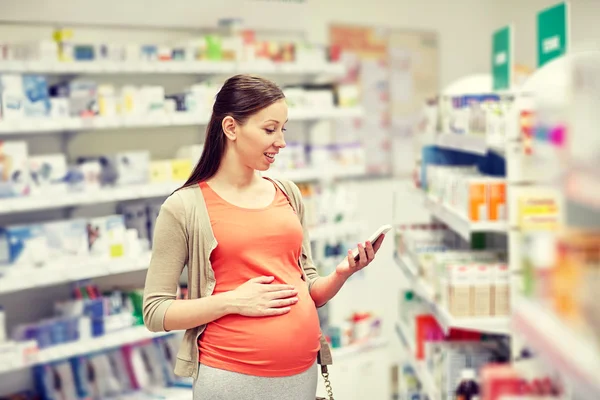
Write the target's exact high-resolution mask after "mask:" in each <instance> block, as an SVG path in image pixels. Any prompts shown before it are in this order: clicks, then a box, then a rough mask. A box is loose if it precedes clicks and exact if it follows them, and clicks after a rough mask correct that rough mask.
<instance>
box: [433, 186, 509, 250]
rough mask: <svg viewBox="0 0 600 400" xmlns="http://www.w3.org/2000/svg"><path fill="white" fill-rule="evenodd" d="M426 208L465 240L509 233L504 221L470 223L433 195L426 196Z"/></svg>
mask: <svg viewBox="0 0 600 400" xmlns="http://www.w3.org/2000/svg"><path fill="white" fill-rule="evenodd" d="M424 202H425V207H426V208H427V210H429V212H430V213H431V214H432V215H433V216H434V217H436V218H437V219H438V220H440V221H442V222H443V223H444V224H446V226H448V227H449V228H450V229H452V230H453V231H454V232H456V233H458V234H459V235H460V236H462V237H463V238H464V239H465V240H470V239H471V234H472V233H478V232H504V233H506V232H507V231H508V224H507V223H506V222H502V221H477V222H474V221H470V220H469V219H468V218H467V217H466V216H464V215H461V214H460V213H459V212H457V211H456V210H453V209H452V208H451V207H448V206H447V205H446V204H443V203H441V202H440V201H439V200H437V199H435V198H433V197H432V196H431V195H428V194H426V195H425V200H424Z"/></svg>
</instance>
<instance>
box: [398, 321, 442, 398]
mask: <svg viewBox="0 0 600 400" xmlns="http://www.w3.org/2000/svg"><path fill="white" fill-rule="evenodd" d="M395 328H396V334H397V335H398V338H399V339H400V341H401V342H402V344H403V346H404V349H405V350H406V351H405V353H404V354H405V355H406V358H407V360H406V361H407V362H408V364H409V365H410V366H411V367H412V369H413V370H414V371H415V374H417V377H418V378H419V382H420V383H421V388H422V390H423V392H424V393H425V395H427V397H428V398H429V399H430V400H434V399H439V398H440V396H439V390H438V388H437V387H436V386H435V381H434V380H433V376H432V375H431V373H430V372H429V370H428V369H427V366H426V365H425V363H424V362H423V361H419V360H417V358H416V357H415V345H414V343H413V340H411V339H410V338H409V336H408V330H407V328H406V327H405V326H404V324H403V323H402V322H396V326H395Z"/></svg>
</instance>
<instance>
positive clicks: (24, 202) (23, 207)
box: [0, 182, 183, 215]
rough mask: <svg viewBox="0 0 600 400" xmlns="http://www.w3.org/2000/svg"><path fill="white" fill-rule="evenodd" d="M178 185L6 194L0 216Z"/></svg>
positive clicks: (157, 192) (158, 192)
mask: <svg viewBox="0 0 600 400" xmlns="http://www.w3.org/2000/svg"><path fill="white" fill-rule="evenodd" d="M182 184H183V182H166V183H146V184H135V185H126V186H125V185H123V186H115V187H105V188H99V189H96V190H85V191H81V192H77V191H69V192H68V193H60V192H59V193H56V194H39V195H38V194H33V195H30V196H20V197H8V198H3V199H0V215H5V214H17V213H26V212H34V211H41V210H50V209H59V208H69V207H81V206H86V205H91V204H101V203H112V202H121V201H127V200H142V199H150V198H154V197H166V196H168V195H169V194H171V193H172V192H173V191H174V190H175V189H177V188H178V187H180V186H181V185H182Z"/></svg>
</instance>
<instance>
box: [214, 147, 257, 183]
mask: <svg viewBox="0 0 600 400" xmlns="http://www.w3.org/2000/svg"><path fill="white" fill-rule="evenodd" d="M257 179H260V178H259V176H258V174H257V173H256V171H255V170H254V169H252V168H248V167H247V166H245V165H244V164H242V163H241V162H240V159H239V157H238V155H237V154H235V152H234V151H233V149H227V150H226V151H225V153H224V154H223V158H222V159H221V164H220V165H219V169H218V170H217V173H216V174H215V175H214V176H213V177H212V178H211V179H210V180H211V181H213V182H216V183H217V184H225V185H231V186H233V187H235V188H236V189H244V188H247V187H249V186H251V185H252V184H253V183H254V182H256V180H257Z"/></svg>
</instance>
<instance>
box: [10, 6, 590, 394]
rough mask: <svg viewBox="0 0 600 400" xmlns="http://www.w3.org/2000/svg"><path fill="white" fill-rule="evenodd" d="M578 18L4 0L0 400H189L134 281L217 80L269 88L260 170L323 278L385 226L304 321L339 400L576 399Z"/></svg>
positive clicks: (584, 198)
mask: <svg viewBox="0 0 600 400" xmlns="http://www.w3.org/2000/svg"><path fill="white" fill-rule="evenodd" d="M599 15H600V2H599V1H597V0H572V1H570V2H566V3H559V2H556V1H550V0H527V1H516V0H458V1H453V2H448V1H442V0H421V1H415V0H402V1H400V0H396V1H391V0H372V1H368V2H367V1H363V0H356V1H354V2H348V1H340V0H321V1H316V0H224V1H217V0H204V1H189V0H179V1H171V2H164V1H158V0H146V1H141V0H128V1H114V0H105V1H103V2H92V1H89V0H54V1H41V0H2V1H1V2H0V306H1V309H0V399H13V400H14V399H44V400H55V399H69V400H70V399H168V400H176V399H191V384H192V382H191V381H190V380H187V379H181V378H178V377H176V376H174V375H173V373H172V365H173V362H174V358H175V355H176V353H177V348H178V343H179V341H180V340H181V335H180V333H169V334H153V333H150V332H149V331H147V330H146V329H145V327H144V326H143V321H142V314H141V304H142V292H143V285H144V279H145V274H146V272H145V271H146V269H147V266H148V262H149V259H150V255H151V252H152V246H151V238H152V231H153V225H154V221H155V218H156V216H157V213H158V211H159V209H160V205H161V204H162V202H163V201H164V199H165V198H166V196H168V195H169V194H170V193H171V192H172V190H174V189H175V188H177V187H178V186H179V185H180V184H181V183H182V182H183V181H184V180H185V179H186V178H187V177H188V175H189V173H190V171H191V169H192V168H193V166H194V164H195V163H196V162H197V160H198V158H199V155H200V154H201V152H202V145H203V141H204V134H205V129H206V123H207V121H208V118H209V117H210V109H211V107H212V101H213V99H214V95H215V94H216V93H217V92H218V90H219V87H220V85H221V84H222V82H223V81H224V80H225V79H226V78H227V77H229V76H231V75H234V74H237V73H251V74H256V75H260V76H263V77H267V78H270V79H272V80H274V81H275V82H277V83H278V84H279V85H280V86H281V87H282V88H283V89H284V91H285V94H286V97H287V101H288V104H289V117H290V122H289V124H288V126H287V133H286V141H287V148H286V149H285V151H283V152H282V153H281V154H280V155H279V157H278V160H277V162H276V163H275V164H274V165H273V166H272V168H271V170H270V171H268V173H267V175H269V176H274V177H286V178H289V179H293V180H294V181H295V182H296V183H297V184H298V185H299V186H300V187H301V189H302V191H303V194H304V200H305V202H306V208H307V221H308V223H309V224H310V227H311V228H310V236H311V241H312V251H313V257H314V259H315V262H316V264H317V265H318V268H319V270H320V272H321V273H322V274H327V273H329V272H331V271H332V270H333V269H334V268H335V265H336V264H337V263H338V262H339V261H340V260H341V259H342V257H343V256H344V255H345V253H346V249H348V248H352V247H355V246H356V243H358V242H361V241H364V240H366V239H367V238H368V237H369V235H370V234H371V233H372V232H373V231H375V230H376V229H377V228H378V227H379V226H381V225H383V224H391V225H393V230H392V231H391V232H390V233H389V234H388V235H387V238H386V240H385V243H384V245H383V247H382V248H381V250H380V253H379V254H378V256H377V259H376V261H375V262H373V263H372V264H371V265H370V266H369V267H368V268H367V269H365V270H363V271H361V272H360V273H358V274H356V275H354V276H353V277H352V278H351V279H350V281H349V282H348V283H347V284H346V286H345V287H344V288H343V290H342V291H341V292H340V293H339V295H338V296H337V297H336V298H335V299H334V300H333V301H331V302H330V303H329V304H328V305H327V306H326V307H323V308H322V309H320V310H319V313H320V319H321V324H322V328H323V331H324V332H325V333H326V335H327V338H328V340H329V342H330V344H331V346H332V347H333V358H334V366H333V367H332V368H331V369H330V371H331V380H332V385H333V389H334V394H335V398H336V399H339V400H351V399H357V400H358V399H360V400H362V399H377V400H380V399H381V400H383V399H395V400H400V399H402V400H405V399H406V400H408V399H410V400H425V399H429V400H439V399H444V400H446V399H476V398H479V399H486V400H500V399H504V400H508V399H512V400H514V399H592V400H593V399H599V398H600V305H599V304H600V303H598V301H597V300H596V298H595V296H594V295H595V293H596V292H595V290H599V289H600V231H599V227H600V213H599V210H600V176H599V174H600V173H599V171H600V136H599V135H598V133H597V126H598V124H599V123H600V113H598V110H600V53H599V51H600V24H598V23H597V19H598V16H599ZM185 276H186V273H185V272H184V274H183V276H182V280H181V290H180V297H181V298H185V297H186V279H185ZM319 385H320V387H319V393H320V394H321V395H324V394H325V391H324V387H323V384H322V382H321V381H320V384H319Z"/></svg>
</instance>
